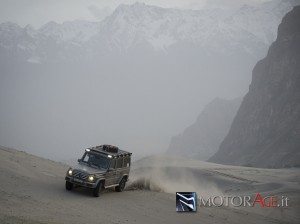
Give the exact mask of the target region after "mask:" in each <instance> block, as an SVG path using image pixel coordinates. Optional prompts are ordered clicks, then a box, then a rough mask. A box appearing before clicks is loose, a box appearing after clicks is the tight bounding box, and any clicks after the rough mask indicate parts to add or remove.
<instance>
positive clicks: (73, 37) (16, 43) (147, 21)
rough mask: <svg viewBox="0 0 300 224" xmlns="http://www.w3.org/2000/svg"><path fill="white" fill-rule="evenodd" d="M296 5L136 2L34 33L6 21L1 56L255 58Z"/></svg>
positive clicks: (1, 27) (0, 29)
mask: <svg viewBox="0 0 300 224" xmlns="http://www.w3.org/2000/svg"><path fill="white" fill-rule="evenodd" d="M295 2H296V1H292V0H288V1H284V0H276V1H271V2H266V3H263V4H261V5H259V6H250V5H244V6H242V7H240V8H238V9H237V10H234V11H232V10H231V11H230V10H228V9H227V10H226V9H222V8H216V7H214V8H209V9H202V10H180V9H171V8H160V7H157V6H150V5H145V4H144V3H135V4H133V5H120V6H119V7H117V8H116V10H115V11H114V12H113V13H112V14H111V15H110V16H108V17H107V18H106V19H104V20H103V21H101V22H89V21H80V20H77V21H70V22H64V23H62V24H58V23H56V22H53V21H52V22H49V23H47V24H45V25H43V26H42V27H40V28H39V29H34V28H33V27H32V26H30V25H28V26H26V27H24V28H22V27H20V26H18V25H17V24H14V23H10V22H7V23H2V24H0V50H1V56H2V57H3V56H10V55H11V56H14V57H16V56H17V57H19V58H20V59H22V60H25V61H27V62H29V63H46V62H49V61H53V62H58V61H60V60H66V61H76V60H78V58H79V59H83V58H87V55H89V56H90V57H88V58H91V57H93V56H95V55H98V56H99V55H103V54H104V55H106V54H109V53H111V52H114V53H119V54H124V53H125V52H128V51H134V50H137V49H141V48H142V49H143V50H145V49H147V50H151V51H158V52H164V53H167V54H168V53H169V54H170V53H171V52H172V50H176V49H178V48H179V49H181V47H182V45H189V46H193V47H195V46H197V48H200V49H202V54H203V55H205V56H208V57H209V56H212V55H214V54H216V52H217V53H218V54H224V55H226V56H230V55H234V54H237V53H240V54H246V55H248V57H254V58H255V59H256V58H257V57H262V56H264V54H265V52H266V49H267V48H268V46H269V45H270V43H272V42H273V41H274V40H275V38H276V28H277V26H278V24H279V22H280V21H281V18H282V17H283V15H284V14H285V13H286V12H288V11H289V10H290V9H291V8H292V6H293V5H294V4H295ZM180 46H181V47H180ZM70 52H71V53H70ZM3 54H4V55H3Z"/></svg>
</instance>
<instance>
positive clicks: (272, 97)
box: [209, 6, 300, 167]
mask: <svg viewBox="0 0 300 224" xmlns="http://www.w3.org/2000/svg"><path fill="white" fill-rule="evenodd" d="M299 61H300V7H299V6H297V7H295V8H294V9H293V10H292V11H291V12H289V13H288V14H287V15H286V16H285V17H284V18H283V20H282V23H281V24H280V26H279V28H278V37H277V39H276V41H275V42H274V43H273V44H272V45H271V47H270V49H269V52H268V55H267V56H266V57H265V58H264V59H263V60H261V61H259V62H258V63H257V64H256V66H255V67H254V69H253V77H252V83H251V85H250V87H249V92H248V93H247V95H246V96H245V98H244V100H243V102H242V105H241V107H240V109H239V111H238V113H237V115H236V117H235V118H234V121H233V124H232V126H231V129H230V131H229V133H228V135H227V137H226V138H225V140H224V141H223V142H222V144H221V146H220V149H219V151H218V152H217V153H216V154H215V155H214V156H213V157H211V159H210V160H209V161H212V162H217V163H222V164H234V165H247V166H257V167H289V166H299V165H300V151H299V150H300V64H299Z"/></svg>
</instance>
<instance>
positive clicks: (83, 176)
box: [73, 170, 88, 180]
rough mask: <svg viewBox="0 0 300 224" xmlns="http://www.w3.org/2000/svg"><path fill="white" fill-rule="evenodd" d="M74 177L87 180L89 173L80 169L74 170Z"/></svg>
mask: <svg viewBox="0 0 300 224" xmlns="http://www.w3.org/2000/svg"><path fill="white" fill-rule="evenodd" d="M73 177H75V178H78V179H81V180H86V179H87V178H88V174H87V173H85V172H83V171H80V170H73Z"/></svg>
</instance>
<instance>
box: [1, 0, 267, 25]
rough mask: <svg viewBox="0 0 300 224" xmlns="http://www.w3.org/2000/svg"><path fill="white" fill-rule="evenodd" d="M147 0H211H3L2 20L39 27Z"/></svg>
mask: <svg viewBox="0 0 300 224" xmlns="http://www.w3.org/2000/svg"><path fill="white" fill-rule="evenodd" d="M259 1H260V2H261V1H266V0H248V1H247V0H226V1H225V0H210V1H209V2H210V4H212V2H213V3H215V4H218V5H220V4H221V3H222V4H226V5H230V6H232V5H240V4H245V3H247V4H248V3H255V2H259ZM134 2H145V3H146V4H151V5H158V6H161V7H171V8H190V9H199V8H201V7H203V6H204V5H205V4H206V2H207V0H0V23H2V22H6V21H11V22H15V23H18V24H19V25H21V26H25V25H27V24H31V25H33V26H34V27H36V28H38V27H40V26H41V25H43V24H45V23H47V22H49V21H52V20H53V21H56V22H59V23H61V22H64V21H69V20H75V19H84V20H96V21H97V20H101V19H102V18H104V17H105V16H107V15H109V14H110V13H111V12H112V11H113V10H114V9H115V8H116V7H117V6H118V5H119V4H122V3H123V4H132V3H134Z"/></svg>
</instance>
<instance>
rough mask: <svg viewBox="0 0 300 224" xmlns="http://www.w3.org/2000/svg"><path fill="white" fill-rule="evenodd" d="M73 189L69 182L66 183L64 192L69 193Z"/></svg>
mask: <svg viewBox="0 0 300 224" xmlns="http://www.w3.org/2000/svg"><path fill="white" fill-rule="evenodd" d="M72 189H73V184H72V183H71V182H69V181H66V190H67V191H71V190H72Z"/></svg>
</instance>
